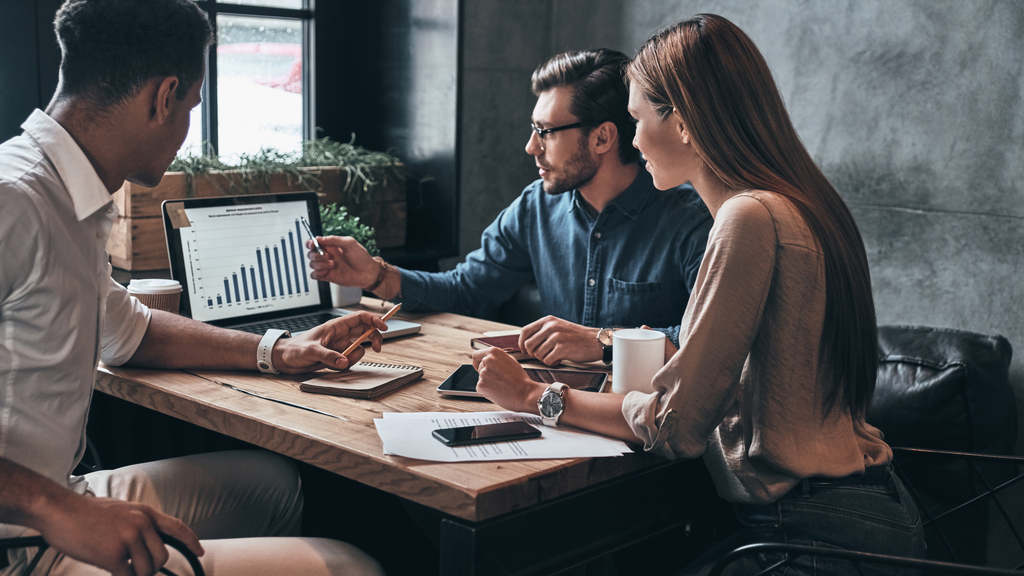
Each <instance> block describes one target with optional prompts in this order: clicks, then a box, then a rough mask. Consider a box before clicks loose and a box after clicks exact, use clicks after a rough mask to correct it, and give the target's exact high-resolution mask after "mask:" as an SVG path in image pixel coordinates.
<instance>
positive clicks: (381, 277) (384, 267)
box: [363, 257, 388, 292]
mask: <svg viewBox="0 0 1024 576" xmlns="http://www.w3.org/2000/svg"><path fill="white" fill-rule="evenodd" d="M374 260H376V261H377V262H380V273H378V274H377V280H376V282H374V283H373V285H372V286H370V287H369V288H363V290H366V291H367V292H373V291H374V290H376V289H377V288H380V285H381V284H382V283H383V282H384V276H385V275H387V272H388V263H387V262H385V261H384V259H383V258H380V257H376V258H374Z"/></svg>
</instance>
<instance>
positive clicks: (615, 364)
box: [612, 328, 665, 394]
mask: <svg viewBox="0 0 1024 576" xmlns="http://www.w3.org/2000/svg"><path fill="white" fill-rule="evenodd" d="M664 365H665V334H664V333H663V332H658V331H657V330H643V329H640V328H629V329H626V330H616V331H615V332H614V333H613V334H612V392H615V393H616V394H626V393H627V392H631V391H633V390H639V391H640V392H644V393H648V394H649V393H651V392H654V388H653V387H652V386H651V380H653V379H654V375H655V374H657V373H658V370H661V367H662V366H664Z"/></svg>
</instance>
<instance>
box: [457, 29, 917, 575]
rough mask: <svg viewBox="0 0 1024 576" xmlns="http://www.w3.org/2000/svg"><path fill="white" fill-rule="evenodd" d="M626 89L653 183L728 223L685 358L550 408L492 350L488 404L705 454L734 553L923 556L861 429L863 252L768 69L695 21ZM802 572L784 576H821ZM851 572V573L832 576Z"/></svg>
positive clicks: (872, 357) (652, 49) (723, 34)
mask: <svg viewBox="0 0 1024 576" xmlns="http://www.w3.org/2000/svg"><path fill="white" fill-rule="evenodd" d="M626 76H627V78H628V81H629V84H630V97H629V109H630V113H631V114H632V116H633V117H634V118H635V119H636V120H637V133H636V138H635V140H634V142H633V143H634V146H636V147H637V148H639V149H640V151H641V152H642V153H643V155H644V158H645V159H646V161H647V169H648V170H649V171H650V172H651V173H652V175H653V177H654V183H655V185H656V186H657V187H658V188H660V189H666V188H669V187H671V186H676V185H678V184H682V183H684V182H687V181H689V182H691V183H692V184H693V186H694V188H695V189H696V190H697V192H698V193H699V194H700V196H701V198H702V199H703V200H704V203H705V204H706V205H707V207H708V209H709V210H710V211H711V214H712V216H713V217H714V218H715V223H714V227H713V228H712V230H711V235H710V237H709V239H708V246H707V251H706V252H705V256H704V261H703V263H702V264H701V268H700V272H699V274H698V278H697V283H696V285H695V286H694V290H693V294H692V296H691V297H690V300H689V303H688V305H687V308H686V312H685V314H684V316H683V319H682V325H681V331H680V338H679V342H680V348H679V350H678V351H677V352H676V353H675V354H673V355H672V357H671V359H669V360H668V362H667V363H666V365H665V367H664V368H663V369H662V370H661V371H660V372H659V373H658V374H657V375H656V376H655V378H654V380H653V383H652V384H653V388H654V392H653V393H651V394H643V393H640V392H631V393H629V394H627V395H625V396H619V395H614V394H593V393H587V392H582V391H576V390H566V391H562V392H561V394H560V398H559V399H558V400H555V399H553V398H552V397H551V395H552V394H553V391H552V390H548V388H547V387H546V386H544V385H541V384H537V383H535V382H532V381H530V380H529V379H528V378H527V377H526V375H525V373H524V372H523V371H522V369H521V368H520V367H519V366H518V364H517V363H516V362H515V361H513V360H511V359H510V358H509V357H508V356H507V355H505V354H504V353H502V352H501V351H498V350H495V349H490V350H481V351H478V352H477V353H476V354H475V355H474V364H475V365H476V366H477V370H478V371H479V372H480V384H479V389H480V390H481V391H482V392H483V394H484V395H485V396H487V397H488V398H490V399H491V400H492V401H494V402H495V403H496V404H498V405H500V406H502V407H505V408H508V409H513V410H519V411H529V412H538V410H539V408H538V406H539V404H538V403H541V404H544V405H545V406H546V408H545V410H550V408H549V407H550V405H551V404H552V403H554V404H555V406H556V409H558V410H559V411H560V413H559V414H558V415H556V416H555V417H554V418H552V417H551V415H550V414H548V415H546V416H548V418H547V419H546V421H550V420H552V419H554V420H556V421H560V422H564V423H567V424H570V425H573V426H577V427H580V428H586V429H589V430H593V431H596V432H600V433H603V434H608V435H612V436H616V437H618V438H622V439H624V440H627V441H632V442H637V443H642V444H643V445H644V449H645V450H650V451H653V452H656V453H659V454H662V455H664V456H666V457H668V458H695V457H697V456H703V457H704V460H705V462H706V464H707V466H708V470H709V471H710V472H711V475H712V478H713V479H714V481H715V484H716V487H717V488H718V491H719V494H720V495H721V496H722V497H723V498H725V499H726V500H728V501H730V502H735V503H736V504H737V506H736V512H737V515H738V516H739V519H740V521H741V523H742V524H743V525H744V530H743V532H742V533H741V535H740V536H738V537H737V539H736V540H734V541H732V542H730V543H729V545H731V546H738V545H741V544H743V543H744V541H748V542H749V541H759V542H764V541H776V542H788V543H803V544H807V545H816V546H828V547H839V548H846V549H854V550H862V551H870V552H875V553H882V554H896V555H903V556H918V555H921V554H922V553H923V549H924V543H923V536H922V531H921V523H920V519H919V517H918V512H917V510H916V508H915V507H914V505H913V503H912V501H911V500H910V498H909V496H907V494H906V492H905V491H904V490H903V487H902V485H901V484H900V483H899V480H898V479H897V478H896V477H895V475H894V474H893V473H892V470H891V467H890V462H891V460H892V450H891V449H890V448H889V446H888V445H887V444H886V443H885V442H884V441H883V440H882V434H881V432H879V431H878V430H877V429H876V428H874V427H873V426H871V425H869V424H867V423H866V422H865V420H864V414H865V411H866V409H867V406H868V403H869V402H870V400H871V396H872V394H873V392H874V386H875V375H876V370H877V363H878V350H877V328H876V323H875V311H874V304H873V300H872V295H871V281H870V275H869V272H868V263H867V256H866V254H865V250H864V244H863V241H862V240H861V237H860V233H859V231H858V230H857V226H856V224H855V222H854V220H853V216H852V215H851V214H850V211H849V209H848V208H847V207H846V205H845V204H844V203H843V201H842V199H841V198H840V196H839V194H838V193H837V192H836V190H835V189H834V188H833V187H832V185H831V184H830V183H829V182H828V180H827V179H826V178H825V176H824V175H823V174H822V173H821V170H820V169H818V167H817V166H816V165H815V163H814V161H813V160H812V159H811V157H810V155H809V154H808V153H807V151H806V149H805V148H804V147H803V144H802V143H801V142H800V138H799V137H798V136H797V134H796V131H795V129H794V128H793V125H792V122H791V120H790V118H789V115H788V113H787V112H786V109H785V105H784V104H783V101H782V97H781V95H780V94H779V91H778V88H777V86H776V85H775V82H774V79H773V77H772V74H771V71H770V69H769V68H768V65H767V63H766V62H765V60H764V57H763V56H762V55H761V53H760V52H759V51H758V49H757V47H756V46H755V45H754V43H753V41H752V40H751V39H750V38H749V37H748V36H747V35H746V34H744V33H743V32H742V31H741V30H740V29H739V28H737V27H736V26H735V25H734V24H733V23H732V22H730V21H728V20H726V19H725V18H722V17H720V16H715V15H712V14H700V15H697V16H694V17H693V18H690V19H688V20H685V21H683V22H680V23H678V24H676V25H675V26H672V27H670V28H668V29H666V30H665V31H663V32H661V33H659V34H658V35H656V36H654V37H653V38H651V39H650V40H648V41H647V43H646V44H645V45H644V46H643V47H642V48H641V49H640V51H639V52H638V53H637V55H636V57H635V58H634V59H633V61H632V62H631V63H630V64H629V66H628V68H627V70H626ZM651 249H659V248H658V247H651ZM771 560H772V559H771V558H759V559H758V561H760V562H761V563H762V567H764V566H765V565H766V564H765V563H767V562H769V561H771ZM807 562H808V565H806V566H799V565H796V566H794V567H792V568H790V569H789V571H788V572H786V573H787V574H794V573H800V574H804V573H806V574H813V573H815V568H813V567H812V566H810V565H809V564H810V561H809V560H808V561H807ZM738 568H739V569H740V570H741V572H739V573H745V572H743V570H749V569H750V568H751V566H746V567H738ZM847 570H849V571H852V572H854V573H856V570H855V569H854V568H853V567H852V565H849V564H847V565H845V566H844V565H842V564H837V565H831V566H830V567H829V568H828V569H827V571H826V572H825V573H829V574H833V573H845V572H846V571H847ZM818 573H822V572H818Z"/></svg>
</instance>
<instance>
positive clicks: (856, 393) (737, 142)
mask: <svg viewBox="0 0 1024 576" xmlns="http://www.w3.org/2000/svg"><path fill="white" fill-rule="evenodd" d="M626 75H627V78H628V80H629V81H630V83H631V84H633V85H634V87H635V88H636V89H640V90H641V93H642V94H643V95H644V96H645V98H646V99H647V101H648V102H650V104H651V105H652V106H653V107H654V108H655V110H656V111H658V112H659V113H660V114H661V116H662V118H667V117H668V116H669V115H670V114H673V113H675V114H678V116H679V118H680V119H681V120H682V122H683V125H684V126H685V127H686V129H687V130H688V131H689V133H690V135H691V136H692V139H691V142H692V145H693V147H694V150H695V151H696V153H697V155H698V156H699V157H700V158H701V160H703V162H704V163H705V165H707V167H708V168H709V169H710V170H711V171H712V172H714V174H715V175H716V176H717V177H718V178H720V179H721V180H722V181H723V182H724V183H725V184H726V185H727V186H729V187H731V188H734V189H754V190H767V191H771V192H775V193H777V194H781V195H782V196H785V197H786V198H788V199H789V200H790V201H791V202H792V203H793V204H794V205H795V206H796V208H797V209H798V210H799V211H800V214H801V215H802V216H803V219H804V221H805V222H806V223H807V226H808V227H809V228H810V230H811V233H812V234H814V236H815V237H816V238H817V240H818V243H819V244H820V246H821V250H822V253H823V254H824V260H825V289H826V299H825V322H824V329H823V331H822V335H821V344H820V358H819V366H820V374H819V377H820V378H821V380H822V381H823V383H824V386H825V389H824V396H823V401H822V407H823V409H824V414H825V415H827V414H828V413H830V412H831V410H832V409H833V407H834V406H835V404H836V402H837V401H839V402H840V403H841V404H842V405H844V406H846V407H848V408H849V409H850V411H851V413H853V414H854V415H855V416H863V414H864V412H865V411H866V410H867V406H868V404H869V403H870V401H871V396H872V394H874V389H875V379H876V377H877V370H878V333H877V332H878V328H877V325H876V319H875V305H874V300H873V299H872V295H871V276H870V273H869V271H868V260H867V254H866V253H865V250H864V242H863V240H862V239H861V236H860V231H859V230H858V229H857V224H856V223H855V222H854V220H853V215H852V214H851V213H850V210H849V208H847V206H846V204H845V203H844V202H843V200H842V198H840V196H839V193H838V192H836V189H835V188H834V187H833V186H832V184H831V183H829V181H828V179H827V178H825V175H824V174H822V172H821V170H820V169H819V168H818V166H817V165H816V164H815V163H814V160H812V159H811V156H810V154H808V153H807V150H806V149H805V148H804V146H803V143H801V141H800V137H799V136H797V133H796V130H795V129H794V128H793V123H792V121H791V120H790V118H789V114H788V113H787V112H786V107H785V104H784V103H783V101H782V96H781V95H780V94H779V90H778V87H777V86H776V84H775V79H774V78H773V76H772V73H771V70H770V69H769V68H768V64H767V62H765V59H764V57H763V56H762V55H761V52H760V51H759V50H758V49H757V46H755V45H754V42H753V41H752V40H751V39H750V38H749V37H748V36H747V35H746V34H745V33H743V31H742V30H740V29H739V28H738V27H737V26H736V25H735V24H733V23H732V22H730V21H729V20H726V19H725V18H722V17H721V16H716V15H714V14H698V15H696V16H694V17H693V18H690V19H688V20H684V21H683V22H680V23H678V24H676V25H675V26H672V27H671V28H668V29H666V30H664V31H663V32H661V33H659V34H658V35H656V36H654V37H653V38H651V39H650V40H648V41H647V43H646V44H644V46H643V47H642V48H641V49H640V51H639V52H638V53H637V55H636V57H635V58H634V59H633V60H632V61H631V62H630V64H629V65H628V67H627V70H626ZM673 109H674V110H673Z"/></svg>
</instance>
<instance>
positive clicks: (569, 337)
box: [310, 49, 712, 365]
mask: <svg viewBox="0 0 1024 576" xmlns="http://www.w3.org/2000/svg"><path fill="white" fill-rule="evenodd" d="M625 61H627V57H626V56H625V55H624V54H622V53H620V52H615V51H612V50H604V49H602V50H588V51H583V52H569V53H565V54H560V55H557V56H554V57H553V58H551V59H550V60H548V61H547V62H545V63H544V64H541V65H540V67H538V68H537V70H536V71H535V72H534V73H533V86H532V87H533V92H534V94H536V95H537V105H536V106H535V108H534V111H533V118H532V128H533V132H532V133H531V135H530V140H529V142H528V143H527V146H526V152H527V153H528V154H531V155H532V156H534V157H535V158H536V162H537V167H538V169H539V173H540V177H541V179H540V180H537V181H536V182H534V183H533V184H531V185H530V186H528V187H527V188H526V189H525V190H524V191H523V193H522V194H521V195H520V196H519V198H517V199H516V200H515V201H514V202H513V203H512V204H511V205H510V206H509V207H508V208H506V209H505V210H503V211H502V212H501V214H499V215H498V218H497V219H496V220H495V221H494V222H493V223H492V224H491V225H490V226H488V227H487V229H486V230H485V231H484V233H483V237H482V238H481V247H480V248H479V249H478V250H475V251H473V252H472V253H470V254H469V255H468V256H467V257H466V261H465V262H462V263H461V264H459V265H458V266H457V267H456V268H455V269H454V270H451V271H448V272H441V273H429V272H418V271H412V270H404V269H400V268H398V267H395V266H391V265H390V264H387V263H386V262H384V261H383V260H382V259H379V258H377V259H372V258H370V256H369V254H367V253H366V250H365V249H363V248H362V246H360V245H359V244H358V243H356V242H355V241H354V240H352V239H351V238H339V237H328V238H325V239H323V241H322V244H323V245H324V247H325V248H326V250H327V255H326V256H320V255H319V254H316V253H315V252H311V253H310V258H311V260H312V263H311V267H312V268H313V270H314V272H313V274H312V277H313V278H315V279H318V280H329V281H332V282H335V283H338V284H342V285H347V286H359V287H362V288H364V289H367V290H369V291H371V292H373V293H374V294H376V295H377V296H379V297H381V298H384V299H386V300H396V301H397V300H400V301H402V302H403V304H404V308H405V309H406V310H415V309H417V308H430V309H435V310H444V311H449V312H456V313H460V314H469V315H474V316H485V315H488V314H490V313H493V312H494V311H495V310H496V309H497V308H498V307H499V306H500V305H501V304H502V303H503V302H505V301H506V300H508V299H509V298H511V297H512V296H513V295H514V294H515V293H516V291H517V290H518V289H519V288H520V287H521V286H522V285H523V284H525V283H527V282H529V281H531V280H536V282H537V288H538V290H539V293H540V300H541V305H542V309H543V310H544V312H545V313H546V314H549V316H547V317H545V318H541V319H540V320H538V321H536V322H533V323H531V324H529V325H527V326H526V327H524V328H523V333H522V335H521V336H520V341H519V344H520V347H521V348H522V349H523V351H525V352H527V353H528V354H530V355H531V356H533V357H535V358H537V359H539V360H541V361H543V362H545V363H546V364H551V365H553V364H557V363H558V362H560V361H562V360H571V361H576V362H586V361H593V360H600V359H602V358H603V357H604V356H605V350H604V348H605V347H604V345H603V344H602V343H601V342H600V341H599V340H598V332H599V329H600V328H603V327H621V326H629V327H636V326H641V325H649V326H652V327H655V329H657V330H660V331H661V332H664V333H665V334H666V335H667V336H668V340H669V342H670V343H671V344H673V345H678V336H679V322H680V320H681V319H682V316H683V311H684V310H685V308H686V303H687V300H688V298H689V295H690V290H691V288H692V287H693V283H694V280H695V279H696V276H697V269H698V268H699V267H700V262H701V259H702V258H703V255H704V247H705V245H706V244H707V237H708V231H709V230H710V229H711V223H712V221H711V215H710V213H709V212H708V210H707V208H706V207H705V206H704V203H703V202H702V201H701V199H700V198H699V197H698V196H697V193H696V192H695V191H694V190H693V188H691V187H690V186H689V185H686V186H681V187H679V188H675V189H670V190H666V191H659V190H657V189H656V188H655V187H654V184H653V183H652V181H651V176H650V174H648V172H647V171H646V170H642V169H641V167H640V164H639V162H638V161H639V153H638V152H637V151H636V149H634V148H633V146H632V139H633V134H634V132H635V130H634V127H633V123H632V119H631V118H630V116H629V114H628V113H627V112H626V101H627V99H628V92H627V90H626V86H625V84H624V83H623V80H622V73H621V71H622V65H623V63H624V62H625ZM667 348H668V347H667ZM668 351H671V349H669V350H668Z"/></svg>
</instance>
